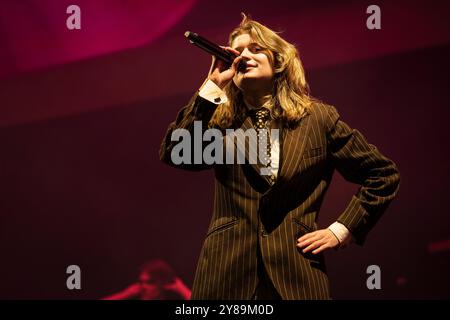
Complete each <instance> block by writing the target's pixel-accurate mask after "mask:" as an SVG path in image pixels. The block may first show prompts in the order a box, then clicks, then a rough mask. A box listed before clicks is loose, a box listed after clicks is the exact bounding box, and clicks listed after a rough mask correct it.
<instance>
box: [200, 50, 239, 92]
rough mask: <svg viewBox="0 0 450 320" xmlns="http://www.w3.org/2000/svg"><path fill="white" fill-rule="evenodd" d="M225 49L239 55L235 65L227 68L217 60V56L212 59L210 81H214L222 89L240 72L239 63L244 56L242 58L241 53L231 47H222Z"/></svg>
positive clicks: (234, 62) (222, 62)
mask: <svg viewBox="0 0 450 320" xmlns="http://www.w3.org/2000/svg"><path fill="white" fill-rule="evenodd" d="M222 48H223V49H225V50H227V51H229V52H232V53H234V54H237V55H238V57H236V59H234V61H233V63H232V64H231V67H229V68H227V67H228V66H227V64H226V63H225V62H224V61H222V60H220V59H217V58H216V57H215V56H213V57H212V63H211V68H210V69H209V74H208V79H209V80H211V81H213V82H214V83H215V84H216V85H217V86H218V87H219V88H220V89H223V88H225V86H226V85H227V84H228V83H229V82H230V81H231V80H232V79H233V77H234V75H235V74H236V72H237V70H238V66H239V63H240V62H241V60H242V59H243V58H242V56H240V54H241V53H240V52H239V51H237V50H234V49H233V48H231V47H222Z"/></svg>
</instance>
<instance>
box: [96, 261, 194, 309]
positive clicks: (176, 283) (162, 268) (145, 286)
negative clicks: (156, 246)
mask: <svg viewBox="0 0 450 320" xmlns="http://www.w3.org/2000/svg"><path fill="white" fill-rule="evenodd" d="M190 296H191V290H190V289H189V288H188V287H187V286H186V285H185V284H184V282H183V281H182V280H181V279H180V278H179V277H177V275H176V274H175V272H174V270H173V268H172V267H171V266H170V265H169V264H168V263H167V262H165V261H164V260H161V259H153V260H149V261H147V262H145V263H144V264H143V265H142V266H141V267H140V273H139V281H138V282H136V283H133V284H131V285H130V286H128V287H127V288H126V289H124V290H122V291H120V292H117V293H115V294H112V295H110V296H107V297H104V298H103V299H102V300H129V299H130V300H131V299H133V300H189V298H190Z"/></svg>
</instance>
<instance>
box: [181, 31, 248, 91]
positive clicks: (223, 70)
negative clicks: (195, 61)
mask: <svg viewBox="0 0 450 320" xmlns="http://www.w3.org/2000/svg"><path fill="white" fill-rule="evenodd" d="M184 35H185V37H186V38H188V39H189V41H190V42H191V43H192V44H194V45H196V46H197V47H199V48H201V49H203V50H205V51H206V52H208V53H210V54H211V55H212V56H213V58H212V63H211V68H210V70H209V74H208V78H209V79H210V80H211V81H213V82H214V83H215V84H216V85H217V86H218V87H219V88H221V89H223V88H224V87H225V86H226V85H227V84H228V83H229V82H230V81H231V80H232V79H233V77H234V75H235V74H236V72H238V71H243V70H245V69H246V67H247V66H246V63H245V61H244V60H243V58H242V56H240V52H239V51H237V50H234V49H233V48H231V47H221V46H218V45H216V44H215V43H212V42H211V41H209V40H207V39H205V38H203V37H201V36H199V35H198V34H196V33H193V32H189V31H186V32H185V33H184Z"/></svg>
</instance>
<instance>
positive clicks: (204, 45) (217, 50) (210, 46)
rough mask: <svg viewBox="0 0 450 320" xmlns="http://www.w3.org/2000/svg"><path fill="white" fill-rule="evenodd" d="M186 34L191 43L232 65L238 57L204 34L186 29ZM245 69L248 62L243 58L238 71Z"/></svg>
mask: <svg viewBox="0 0 450 320" xmlns="http://www.w3.org/2000/svg"><path fill="white" fill-rule="evenodd" d="M184 36H185V37H186V38H187V39H188V40H189V42H190V43H192V44H194V45H196V46H197V47H199V48H200V49H203V50H205V51H206V52H208V53H210V54H212V55H213V56H215V57H216V58H218V59H220V60H222V61H224V62H226V63H227V64H228V65H230V66H231V64H232V63H233V60H234V59H236V57H238V55H236V54H234V53H232V52H229V51H227V50H225V49H223V48H221V47H220V46H218V45H217V44H215V43H213V42H211V41H209V40H207V39H205V38H203V37H202V36H199V35H198V34H197V33H194V32H190V31H186V32H185V33H184ZM245 69H247V63H246V62H245V61H244V60H241V62H240V63H239V65H238V71H245Z"/></svg>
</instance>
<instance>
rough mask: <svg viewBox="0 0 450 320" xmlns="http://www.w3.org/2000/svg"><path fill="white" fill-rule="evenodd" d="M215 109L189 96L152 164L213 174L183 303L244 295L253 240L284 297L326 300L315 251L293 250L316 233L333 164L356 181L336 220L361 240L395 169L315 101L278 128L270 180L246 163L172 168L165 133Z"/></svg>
mask: <svg viewBox="0 0 450 320" xmlns="http://www.w3.org/2000/svg"><path fill="white" fill-rule="evenodd" d="M215 108H216V105H215V104H213V103H211V102H209V101H207V100H205V99H203V98H202V97H200V96H198V93H197V94H196V95H194V96H193V98H192V99H191V101H190V102H189V103H188V104H187V105H186V106H185V107H183V108H182V109H181V110H180V112H179V113H178V116H177V118H176V120H175V121H174V122H172V123H171V124H170V125H169V128H168V130H167V133H166V136H165V137H164V139H163V141H162V144H161V148H160V158H161V160H162V161H164V162H165V163H167V164H169V165H172V166H175V167H178V168H182V169H186V170H203V169H208V168H213V169H214V172H215V198H214V209H213V213H212V217H211V221H210V224H209V227H208V230H207V233H206V236H205V239H204V243H203V246H202V249H201V252H200V256H199V260H198V264H197V269H196V273H195V278H194V283H193V288H192V296H191V299H194V300H195V299H250V298H251V297H252V295H253V293H254V291H255V288H256V286H257V282H258V279H257V261H258V259H257V248H258V246H259V248H260V250H261V254H262V259H263V263H264V265H265V268H266V270H267V273H268V275H269V277H270V279H271V281H272V283H273V284H274V286H275V288H276V289H277V291H278V292H279V294H280V295H281V297H282V298H283V299H289V300H299V299H330V292H329V282H328V277H327V274H326V268H325V262H324V258H323V254H317V255H314V254H312V253H307V254H304V253H302V251H301V249H298V248H297V247H296V243H297V239H298V238H299V237H300V236H302V235H303V234H305V233H308V232H311V231H314V230H317V229H318V226H317V223H316V221H317V218H318V215H319V211H320V207H321V204H322V200H323V198H324V196H325V193H326V191H327V189H328V187H329V184H330V182H331V178H332V175H333V172H334V170H335V169H337V170H338V171H339V172H340V173H341V174H342V175H343V177H344V178H345V179H346V180H348V181H350V182H353V183H357V184H359V185H360V188H359V189H358V192H357V193H356V194H355V195H354V196H353V197H352V198H351V200H350V202H349V204H348V206H347V208H346V209H345V210H344V212H342V213H341V215H340V216H339V217H338V219H337V221H338V222H340V223H342V224H344V225H345V226H346V227H347V228H348V229H349V230H350V232H351V234H352V235H353V238H354V239H355V242H356V243H357V244H360V245H362V244H363V243H364V241H365V238H366V236H367V234H368V232H369V231H370V229H371V228H372V227H373V226H374V224H375V223H376V222H377V220H378V219H379V218H380V216H381V215H382V213H383V212H384V211H385V210H386V208H387V206H388V204H389V203H390V202H391V201H392V199H393V198H394V197H395V195H396V193H397V191H398V187H399V183H400V175H399V171H398V170H397V167H396V165H395V164H394V163H393V162H392V161H391V160H389V159H387V158H386V157H385V156H383V155H382V154H381V153H380V152H379V151H378V149H377V148H376V147H375V146H374V145H371V144H369V143H368V142H367V141H366V139H365V138H364V137H363V135H362V134H361V133H360V132H359V131H358V130H355V129H352V128H350V127H349V126H348V125H347V124H346V123H345V122H343V121H342V120H340V118H339V114H338V112H337V110H336V109H335V108H334V107H333V106H330V105H326V104H323V103H316V104H315V105H314V106H313V108H312V110H311V111H310V112H308V114H307V115H306V116H304V117H303V118H302V119H301V120H300V122H299V124H298V126H297V127H296V128H294V129H288V128H282V130H281V138H280V147H281V151H280V167H279V172H278V178H277V180H276V182H275V184H273V185H271V184H270V183H269V181H268V180H267V179H266V178H265V177H263V176H261V175H259V171H258V168H257V167H256V166H255V165H251V164H248V163H246V164H234V165H228V164H223V165H217V164H216V165H206V164H197V165H194V164H181V165H175V164H174V163H173V162H172V161H171V151H172V148H173V147H174V145H175V143H176V142H172V141H171V135H172V132H173V130H175V129H177V128H184V129H187V130H189V131H191V132H192V130H193V122H194V121H196V120H202V123H203V125H204V129H206V128H207V127H206V126H207V123H208V121H209V119H210V118H211V116H212V114H213V113H214V110H215ZM237 127H239V128H242V129H243V130H246V129H250V128H252V122H251V120H250V117H246V116H243V119H242V121H241V122H240V124H239V125H238V126H237Z"/></svg>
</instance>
